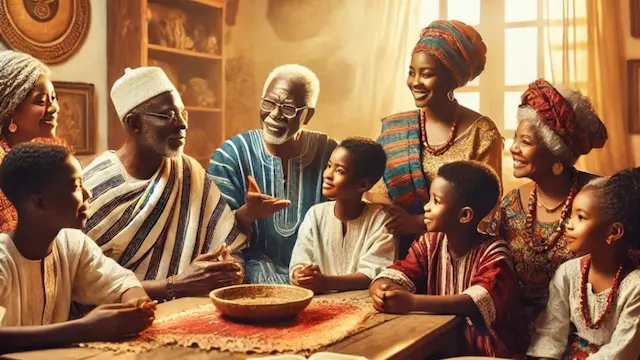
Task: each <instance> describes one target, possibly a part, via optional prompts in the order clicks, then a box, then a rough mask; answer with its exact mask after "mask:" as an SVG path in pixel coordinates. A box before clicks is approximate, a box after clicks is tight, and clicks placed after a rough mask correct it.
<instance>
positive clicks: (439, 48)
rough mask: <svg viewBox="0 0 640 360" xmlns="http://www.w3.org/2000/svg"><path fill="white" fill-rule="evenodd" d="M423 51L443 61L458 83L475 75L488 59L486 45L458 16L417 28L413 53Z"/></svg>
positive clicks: (465, 81)
mask: <svg viewBox="0 0 640 360" xmlns="http://www.w3.org/2000/svg"><path fill="white" fill-rule="evenodd" d="M417 52H425V53H427V54H429V55H431V56H433V57H435V58H436V59H438V60H439V61H440V62H441V63H442V65H444V66H445V67H446V68H447V69H448V70H449V71H450V72H451V75H452V76H453V78H454V80H455V81H456V84H457V85H458V87H462V86H464V85H465V84H466V83H468V82H469V81H471V80H473V79H475V78H476V77H477V76H478V75H480V73H482V71H483V70H484V66H485V64H486V63H487V46H486V45H485V43H484V41H482V36H480V34H479V33H478V32H477V31H476V30H475V29H474V28H473V27H471V26H469V25H467V24H465V23H463V22H461V21H457V20H436V21H434V22H432V23H431V24H429V26H427V27H426V28H424V29H422V31H421V32H420V40H418V43H417V44H416V46H415V47H414V48H413V53H414V54H415V53H417Z"/></svg>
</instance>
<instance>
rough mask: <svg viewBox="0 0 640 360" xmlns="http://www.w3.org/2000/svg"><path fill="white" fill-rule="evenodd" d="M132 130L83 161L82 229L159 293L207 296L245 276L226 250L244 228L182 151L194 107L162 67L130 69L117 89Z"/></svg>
mask: <svg viewBox="0 0 640 360" xmlns="http://www.w3.org/2000/svg"><path fill="white" fill-rule="evenodd" d="M111 99H112V101H113V105H114V106H115V109H116V111H117V113H118V116H119V117H120V119H121V120H122V124H123V127H124V129H125V131H126V134H127V137H126V140H125V143H124V145H123V146H122V147H121V148H120V149H119V150H117V151H107V152H105V153H103V154H102V155H100V156H98V157H97V158H96V159H95V160H94V161H93V162H92V163H91V164H90V165H89V166H88V167H87V168H86V169H85V170H84V175H83V178H84V179H83V181H84V186H85V187H86V188H87V189H89V190H90V192H91V194H92V196H93V197H92V199H91V200H90V214H89V219H88V221H87V223H86V226H85V229H84V231H85V233H87V235H89V236H90V237H91V238H92V239H93V240H95V241H96V242H97V243H98V245H99V246H100V247H101V248H102V251H103V252H104V253H105V254H106V255H107V256H110V257H112V258H113V259H115V260H116V261H118V263H120V265H122V266H124V267H126V268H128V269H130V270H132V271H133V272H134V273H135V274H136V275H137V277H138V279H140V280H143V281H142V285H143V287H144V289H145V290H146V291H147V293H148V294H149V296H151V297H152V298H154V299H171V298H175V297H182V296H198V295H206V294H207V293H208V292H209V291H211V290H212V289H214V288H217V287H221V286H227V285H231V284H236V283H238V282H241V281H242V277H243V269H242V266H241V264H240V263H238V262H237V261H234V260H233V257H231V256H230V254H229V253H230V252H233V251H235V250H239V249H241V248H242V247H243V246H245V244H246V239H247V238H246V236H245V235H244V233H242V232H241V231H240V230H239V228H238V225H237V223H236V221H235V216H234V213H233V212H232V211H231V209H230V208H229V206H228V205H227V204H226V202H225V201H224V199H223V198H222V196H221V194H220V191H219V190H218V187H217V186H216V184H215V183H214V182H213V180H212V178H211V177H210V176H209V175H207V174H206V172H205V170H204V169H203V168H202V166H201V165H200V164H198V162H196V161H195V160H194V159H193V158H191V157H189V156H187V155H184V154H183V152H182V151H183V148H184V144H185V138H186V131H187V127H188V125H187V124H188V123H187V121H188V114H187V112H186V111H185V109H184V104H183V103H182V99H181V98H180V95H179V94H178V92H177V91H176V88H175V87H174V85H173V84H172V83H171V81H170V80H169V79H168V78H167V76H166V74H165V73H164V72H163V71H162V69H160V68H157V67H141V68H137V69H133V70H132V69H127V70H125V74H124V76H122V77H121V78H120V79H118V80H117V81H116V82H115V83H114V85H113V88H112V89H111Z"/></svg>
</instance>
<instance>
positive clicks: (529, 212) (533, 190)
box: [488, 79, 607, 331]
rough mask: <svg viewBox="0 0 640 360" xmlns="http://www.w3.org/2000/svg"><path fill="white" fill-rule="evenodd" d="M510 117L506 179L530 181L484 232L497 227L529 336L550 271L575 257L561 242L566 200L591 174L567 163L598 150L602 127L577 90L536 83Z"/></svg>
mask: <svg viewBox="0 0 640 360" xmlns="http://www.w3.org/2000/svg"><path fill="white" fill-rule="evenodd" d="M517 117H518V128H517V129H516V132H515V137H514V141H513V145H512V146H511V154H512V156H513V175H514V176H515V177H516V178H528V179H531V180H532V181H531V182H529V183H527V184H525V185H522V186H521V187H520V188H517V189H514V190H513V191H511V192H510V193H508V194H507V195H506V196H505V197H504V199H503V200H502V203H501V205H500V210H499V211H498V212H497V213H496V215H497V218H496V221H494V222H493V224H492V225H493V226H494V228H490V229H488V230H490V231H493V232H495V231H496V230H498V232H499V233H500V235H501V236H502V237H503V238H505V240H507V241H508V242H509V244H510V246H511V249H512V250H513V253H514V257H515V262H516V273H517V275H518V280H519V281H520V285H521V288H522V295H523V305H524V306H525V310H526V315H527V320H528V322H529V330H530V331H531V330H532V329H533V325H534V321H535V319H536V318H537V316H538V315H539V314H540V312H541V311H542V310H544V309H545V306H546V304H547V299H548V296H549V282H550V281H551V278H552V276H553V274H554V272H555V271H556V269H557V268H558V266H560V264H562V263H563V262H565V261H567V260H570V259H572V258H574V257H575V255H574V254H572V253H571V251H569V249H567V244H566V242H565V239H564V224H565V222H566V221H567V219H568V218H569V216H570V215H571V204H572V202H573V198H574V197H575V195H576V194H577V193H578V191H579V190H580V189H581V188H582V186H583V185H585V184H586V183H587V182H589V180H591V179H593V178H595V177H596V176H595V175H593V174H589V173H585V172H582V171H578V170H576V168H575V167H574V164H575V163H576V161H577V160H578V158H579V157H580V156H582V155H586V154H588V153H589V152H590V151H591V150H592V149H594V148H602V147H603V146H604V144H605V142H606V141H607V130H606V128H605V126H604V124H603V123H602V122H601V121H600V118H598V115H597V114H596V113H595V112H594V110H593V107H592V106H591V102H590V101H589V99H588V98H587V97H585V96H584V95H583V94H581V93H580V91H578V90H575V89H569V88H561V87H558V88H555V87H553V86H552V85H551V84H549V83H548V82H547V81H545V80H543V79H540V80H536V81H535V82H533V83H531V84H529V88H528V89H527V90H526V91H525V92H524V93H523V94H522V102H521V105H520V107H519V108H518V116H517ZM496 226H499V227H498V228H496Z"/></svg>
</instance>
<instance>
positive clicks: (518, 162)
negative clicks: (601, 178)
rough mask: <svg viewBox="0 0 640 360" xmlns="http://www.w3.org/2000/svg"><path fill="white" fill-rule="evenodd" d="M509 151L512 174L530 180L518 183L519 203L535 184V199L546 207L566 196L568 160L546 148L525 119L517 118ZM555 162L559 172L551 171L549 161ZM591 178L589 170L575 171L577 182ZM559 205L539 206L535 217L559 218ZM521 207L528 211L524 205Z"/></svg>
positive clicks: (542, 219) (570, 181) (570, 178)
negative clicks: (521, 184) (559, 167)
mask: <svg viewBox="0 0 640 360" xmlns="http://www.w3.org/2000/svg"><path fill="white" fill-rule="evenodd" d="M510 151H511V156H512V157H513V160H514V168H513V175H514V177H516V178H523V177H526V178H529V179H531V180H532V181H533V182H532V183H527V184H525V185H523V186H521V187H520V196H521V201H522V203H523V204H527V203H528V202H529V194H530V193H531V190H532V189H533V187H534V186H536V185H537V187H538V194H537V195H538V202H539V203H542V204H544V206H546V207H547V208H550V209H553V208H555V207H557V205H559V204H561V203H564V202H565V201H566V200H567V196H568V194H569V190H570V189H571V186H572V185H573V174H572V168H571V164H568V163H567V162H566V161H563V160H562V159H560V158H558V157H557V156H555V155H553V154H552V153H551V151H549V149H548V148H547V147H546V146H545V145H544V143H543V141H542V139H541V138H540V136H539V135H538V133H537V132H536V129H535V127H534V126H533V125H532V124H531V123H530V122H529V121H526V120H525V121H521V122H520V123H519V124H518V128H517V129H516V132H515V135H514V140H513V144H512V145H511V149H510ZM556 162H560V163H562V164H563V172H562V173H561V174H560V175H555V174H554V173H553V170H552V168H553V164H554V163H556ZM593 178H595V175H593V174H589V173H584V172H579V173H578V186H580V187H581V186H582V185H584V184H586V183H587V182H589V181H590V180H591V179H593ZM562 208H563V206H562V205H561V206H559V207H557V209H555V211H553V212H548V211H546V210H544V209H540V207H539V208H538V211H537V214H536V215H537V221H540V222H554V221H557V220H558V219H560V216H561V212H562ZM525 210H526V211H528V209H527V208H526V206H525Z"/></svg>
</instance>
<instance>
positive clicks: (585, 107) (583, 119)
mask: <svg viewBox="0 0 640 360" xmlns="http://www.w3.org/2000/svg"><path fill="white" fill-rule="evenodd" d="M555 88H556V90H558V92H559V93H560V95H561V96H562V97H563V98H564V99H565V100H566V101H567V102H568V103H569V105H571V107H572V108H573V111H574V112H575V115H576V120H577V122H578V126H580V127H581V128H582V129H584V130H585V131H587V132H592V131H596V130H597V129H598V126H599V124H600V119H599V118H598V115H596V113H595V111H594V110H593V106H592V105H591V101H590V100H589V98H588V97H586V96H585V95H584V94H582V93H581V92H580V90H577V89H573V88H569V87H564V86H555ZM517 116H518V123H520V122H521V121H528V122H530V123H531V124H532V125H533V126H534V127H535V128H536V132H537V133H538V136H540V139H541V140H542V142H543V144H544V145H545V146H546V147H547V148H548V149H549V151H551V153H552V154H553V155H555V156H557V157H559V158H560V159H562V160H564V161H566V162H567V163H568V164H570V165H574V164H575V163H576V161H578V158H579V157H580V154H573V153H572V152H571V150H570V149H569V147H568V146H567V144H565V142H564V141H563V140H562V138H561V137H560V136H559V135H558V134H556V133H555V132H554V131H553V130H551V128H550V127H549V126H548V125H547V124H545V123H544V122H542V120H540V118H539V117H538V114H537V113H536V111H535V110H534V109H533V108H532V107H531V106H524V107H521V108H518V115H517Z"/></svg>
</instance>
